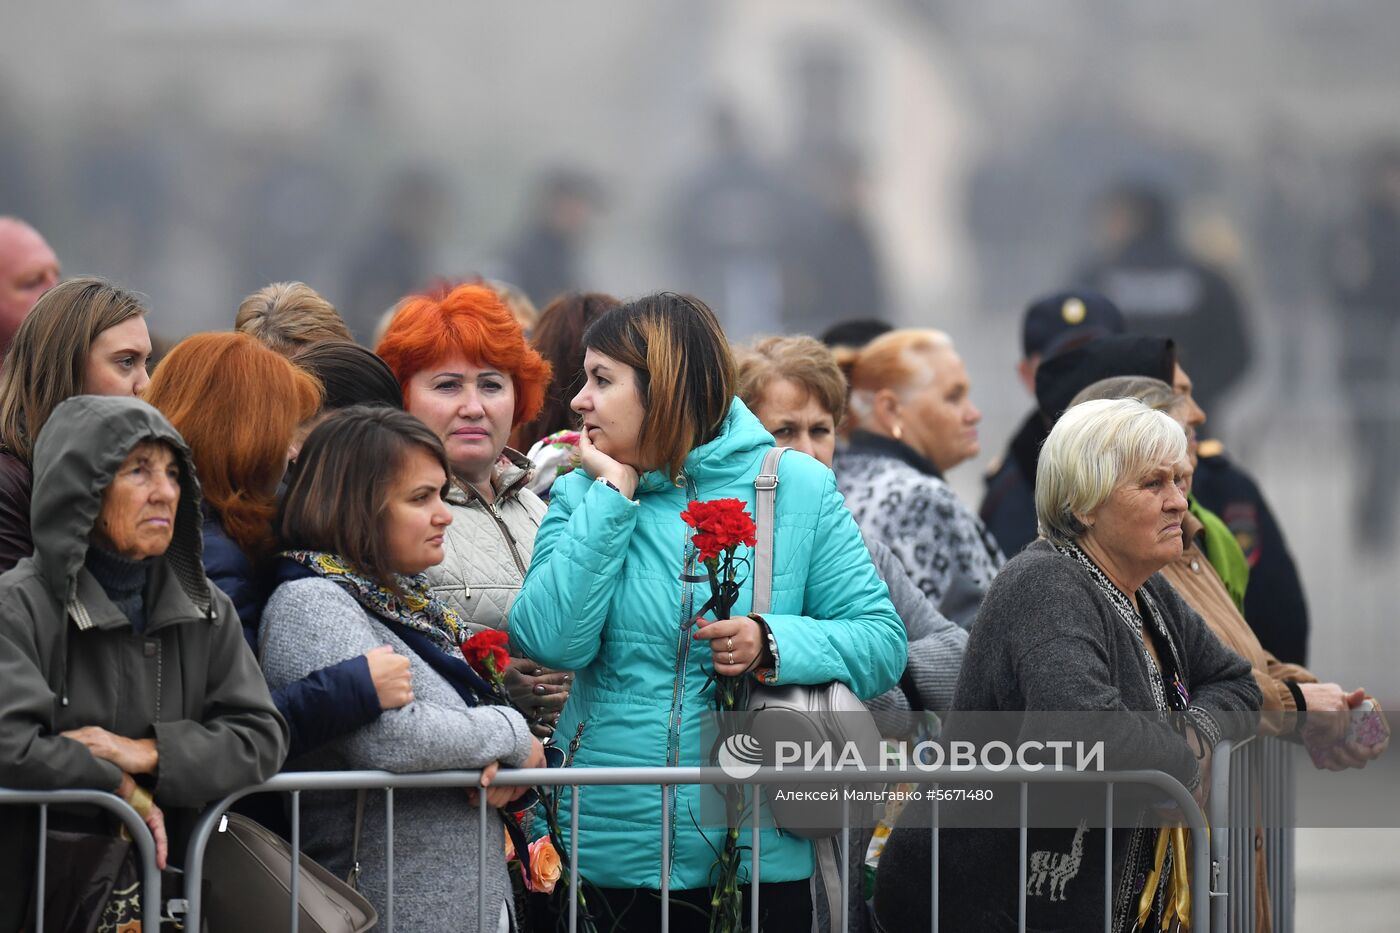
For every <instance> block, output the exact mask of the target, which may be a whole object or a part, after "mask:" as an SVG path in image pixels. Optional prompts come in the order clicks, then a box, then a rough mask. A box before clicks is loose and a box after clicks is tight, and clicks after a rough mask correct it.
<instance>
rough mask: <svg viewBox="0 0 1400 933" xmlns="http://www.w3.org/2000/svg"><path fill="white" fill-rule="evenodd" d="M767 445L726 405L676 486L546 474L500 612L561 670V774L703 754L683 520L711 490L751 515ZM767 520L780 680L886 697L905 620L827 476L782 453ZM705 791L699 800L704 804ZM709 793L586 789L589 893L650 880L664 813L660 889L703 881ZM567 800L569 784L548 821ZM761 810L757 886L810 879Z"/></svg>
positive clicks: (747, 417)
mask: <svg viewBox="0 0 1400 933" xmlns="http://www.w3.org/2000/svg"><path fill="white" fill-rule="evenodd" d="M772 446H773V438H772V436H771V435H770V434H768V432H767V431H765V430H764V429H763V425H762V424H760V423H759V421H758V419H757V418H755V417H754V416H753V415H752V414H751V413H750V412H749V410H748V409H747V408H745V407H744V404H743V402H741V401H739V400H737V399H736V400H735V401H734V402H733V404H732V405H731V407H730V411H729V414H728V416H727V417H726V419H725V422H724V425H723V426H722V428H721V429H720V433H719V436H718V437H716V438H715V439H714V440H713V441H711V442H709V443H708V444H705V445H704V446H702V447H699V448H697V449H696V450H694V451H692V452H691V454H690V456H689V457H687V458H686V462H685V477H684V484H683V486H681V487H677V486H674V485H672V484H671V483H670V482H669V481H668V480H667V479H666V477H665V476H663V475H661V474H660V473H657V472H652V473H647V474H645V475H643V477H642V480H641V483H640V484H639V486H638V496H637V501H636V502H631V501H629V500H627V499H625V498H624V497H623V496H621V495H619V494H618V493H617V492H616V491H615V490H613V489H611V488H609V487H608V486H606V485H604V484H602V483H595V482H593V481H592V480H590V479H589V477H588V476H587V475H585V474H584V472H583V471H582V470H576V471H574V472H573V473H570V474H568V475H567V476H564V477H561V478H560V479H559V480H558V481H557V482H556V483H555V484H554V488H553V490H552V498H551V501H550V505H549V512H548V513H547V514H546V515H545V518H544V522H543V524H541V526H540V530H539V534H538V535H537V536H536V538H535V553H534V558H533V559H532V561H531V563H530V570H529V573H528V574H527V575H526V577H525V584H524V586H523V587H522V588H521V590H520V595H519V596H518V597H517V598H516V600H515V604H514V605H513V606H512V607H511V611H510V638H511V644H512V653H516V654H521V655H524V656H527V657H531V658H534V659H535V660H537V661H539V662H540V663H542V664H546V665H548V666H549V667H553V668H558V669H560V670H572V671H575V672H576V674H575V680H574V688H573V692H572V693H571V694H570V696H569V701H568V703H567V705H566V706H565V707H564V711H563V714H562V715H561V717H560V720H559V726H558V728H557V729H556V731H555V735H556V736H557V740H558V741H559V742H560V743H561V744H564V743H567V742H568V741H569V740H570V739H571V738H573V736H574V735H575V733H576V731H577V730H578V727H579V723H586V725H585V727H584V730H583V733H582V740H581V744H580V746H579V748H578V752H577V755H576V757H575V759H574V765H575V766H577V767H584V768H588V767H640V766H650V767H656V766H663V765H682V766H694V765H701V764H708V763H709V762H707V761H704V760H703V758H704V756H705V755H706V754H707V752H708V749H707V748H705V747H702V743H703V739H702V734H701V725H702V722H704V721H705V719H706V718H707V717H706V715H705V714H707V713H709V712H710V711H711V710H713V709H714V700H713V692H714V691H713V688H712V687H707V686H706V685H705V682H706V677H707V673H706V670H707V668H708V667H709V659H710V652H709V650H708V648H707V647H706V646H705V644H704V643H703V642H702V641H698V640H695V639H693V638H692V637H691V634H692V632H693V629H692V628H689V627H686V626H685V623H686V622H687V621H688V620H689V616H690V614H692V613H693V612H695V611H696V610H698V609H699V608H700V607H701V606H703V605H704V604H705V601H706V600H707V599H709V596H710V592H709V589H710V588H709V585H708V584H706V583H700V584H683V583H682V582H681V580H680V576H681V573H682V568H683V565H684V561H685V555H686V552H687V548H688V545H689V539H690V534H691V533H692V532H691V529H690V528H688V527H687V526H686V525H685V524H684V523H683V522H682V521H681V517H680V515H681V512H682V511H683V510H684V509H685V508H686V505H687V503H688V502H689V501H690V500H692V499H698V500H701V501H708V500H711V499H722V498H737V499H742V500H744V501H745V502H746V503H748V508H749V512H750V514H754V508H753V502H754V488H753V481H754V477H755V476H756V475H757V474H758V472H759V468H760V466H761V464H762V462H763V455H764V453H765V452H766V451H767V450H769V449H770V448H771V447H772ZM776 513H777V514H776V520H775V523H774V527H775V543H774V572H773V601H772V609H771V611H770V612H768V613H767V614H766V615H765V618H766V619H767V620H768V623H769V626H770V627H771V629H772V632H773V637H774V639H775V640H776V642H777V646H778V660H779V668H778V677H779V682H780V683H811V684H816V683H826V682H827V681H831V680H840V681H843V682H844V683H846V684H847V685H849V686H850V687H851V689H852V690H854V691H855V692H856V693H857V694H858V695H859V696H860V697H862V698H869V697H873V696H877V695H878V694H880V693H883V692H884V691H885V690H888V689H889V688H890V687H891V686H893V685H894V684H895V683H896V682H897V681H898V680H899V676H900V673H901V672H902V671H903V670H904V664H905V658H906V652H907V645H906V642H905V636H904V626H903V625H902V624H901V622H900V621H899V617H898V616H897V615H896V614H895V611H894V607H893V606H892V605H891V604H890V601H889V596H888V593H887V591H886V589H885V584H884V583H883V582H882V581H881V580H880V577H879V576H878V575H877V574H876V572H875V567H874V565H873V564H872V563H871V560H870V554H869V552H868V551H867V550H866V549H865V544H864V543H863V542H862V540H861V536H860V531H859V530H858V529H857V528H856V523H855V521H854V520H853V519H852V518H851V516H850V513H849V512H847V511H846V507H845V505H844V504H843V502H842V499H841V495H840V493H839V492H837V490H836V480H835V477H834V476H833V475H832V473H831V471H830V470H828V469H827V468H826V467H824V466H822V465H821V464H820V463H818V462H817V461H815V460H813V459H811V458H809V457H806V456H802V455H801V454H796V453H793V454H788V455H787V456H786V457H784V458H783V460H782V464H781V466H780V468H779V486H778V495H777V509H776ZM690 550H692V551H693V548H691V549H690ZM699 572H700V573H703V572H704V568H703V566H700V568H699ZM687 591H690V592H687ZM751 600H752V593H751V590H750V587H749V586H748V584H747V583H746V584H745V586H744V587H743V591H742V593H741V594H740V597H739V601H738V603H737V604H736V605H735V607H734V614H735V615H743V614H744V613H746V612H748V611H749V607H750V606H751V604H752V603H751ZM702 795H709V801H708V803H706V804H705V810H704V811H702V808H701V799H702ZM718 801H719V797H718V792H717V791H715V790H714V789H713V788H710V787H701V786H695V785H690V786H680V787H672V788H669V789H668V791H667V793H666V797H665V800H664V801H663V798H662V792H661V789H660V788H658V787H636V786H633V787H605V786H594V787H587V788H585V789H583V791H582V808H581V810H580V813H579V857H580V861H579V870H580V871H581V872H582V873H583V875H584V876H585V877H587V878H588V879H589V880H590V881H591V882H593V883H594V884H597V885H601V886H604V887H627V888H652V889H657V888H660V887H661V848H660V847H661V839H660V828H661V808H662V806H666V807H667V808H669V809H670V811H671V823H670V826H671V830H670V839H669V840H668V844H669V846H670V849H671V877H670V886H671V887H672V888H673V889H676V890H682V889H687V888H701V887H708V886H709V883H710V882H709V873H710V867H711V865H712V864H713V862H714V860H715V854H714V851H712V850H711V848H710V847H711V846H714V847H715V848H716V849H718V848H719V847H720V846H721V844H722V842H723V831H722V830H721V829H714V830H710V829H708V828H707V829H706V830H705V831H704V835H702V834H701V831H700V830H699V829H697V828H696V823H704V822H707V821H706V820H702V812H703V813H704V814H706V816H708V815H710V814H713V813H715V812H723V811H722V809H720V807H721V805H720V804H719V803H718ZM570 806H571V801H569V799H568V795H567V791H566V792H565V799H564V801H563V803H562V804H561V808H560V816H561V819H565V814H567V813H568V812H569V807H570ZM761 819H762V823H763V826H764V827H765V829H764V830H763V835H762V839H761V846H760V851H761V852H762V879H763V880H764V881H796V880H800V879H803V878H807V877H809V876H810V875H811V873H812V848H811V844H810V843H809V842H807V841H806V840H804V839H799V838H796V837H793V836H789V835H787V834H784V833H780V832H779V831H778V830H777V829H775V828H774V827H773V824H772V820H771V819H770V818H769V816H768V814H767V812H766V810H765V812H764V814H762V817H761ZM720 822H722V820H721V821H720ZM566 825H567V824H566ZM566 832H567V830H566ZM706 836H708V841H707V839H706ZM744 838H745V842H746V843H747V838H748V837H747V833H746V834H745V836H744ZM746 861H747V859H746ZM745 870H746V871H747V870H748V866H747V865H746V866H745Z"/></svg>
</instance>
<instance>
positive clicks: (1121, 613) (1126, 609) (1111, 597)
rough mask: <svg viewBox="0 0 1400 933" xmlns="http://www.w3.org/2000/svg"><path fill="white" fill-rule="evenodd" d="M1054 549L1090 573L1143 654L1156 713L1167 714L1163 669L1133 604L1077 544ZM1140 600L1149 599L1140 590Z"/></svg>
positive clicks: (1058, 546) (1057, 546) (1140, 616)
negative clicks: (1151, 650)
mask: <svg viewBox="0 0 1400 933" xmlns="http://www.w3.org/2000/svg"><path fill="white" fill-rule="evenodd" d="M1055 550H1057V551H1059V552H1060V553H1061V554H1063V555H1064V556H1066V557H1068V558H1070V559H1071V560H1074V561H1075V562H1077V563H1079V564H1080V565H1081V566H1083V567H1084V568H1085V569H1086V570H1088V571H1089V575H1090V576H1091V577H1092V578H1093V580H1094V583H1095V585H1097V586H1098V588H1099V589H1100V590H1101V591H1102V592H1103V594H1104V595H1105V596H1107V597H1108V601H1109V603H1110V604H1112V606H1113V609H1114V611H1115V614H1116V615H1117V616H1118V618H1119V619H1120V620H1121V621H1122V622H1123V624H1124V625H1125V626H1127V627H1128V631H1130V632H1132V633H1133V637H1134V638H1135V639H1136V640H1137V644H1138V650H1139V651H1140V652H1141V653H1142V659H1143V661H1144V662H1145V663H1146V664H1147V674H1148V676H1147V681H1148V684H1149V685H1150V686H1151V688H1152V702H1153V703H1154V704H1155V705H1156V707H1157V710H1158V712H1163V713H1165V712H1167V711H1168V710H1169V709H1170V707H1169V706H1168V705H1167V694H1166V688H1165V686H1164V684H1163V682H1162V669H1161V667H1160V666H1158V664H1157V661H1156V660H1155V659H1154V658H1153V657H1152V652H1150V651H1148V650H1147V638H1146V637H1145V636H1144V635H1143V629H1144V625H1145V623H1144V622H1143V618H1142V615H1141V614H1140V613H1139V612H1138V611H1137V609H1135V608H1133V604H1132V602H1130V601H1129V600H1128V597H1127V596H1125V595H1123V591H1122V590H1120V589H1118V587H1116V586H1114V585H1113V581H1111V580H1109V579H1108V575H1107V574H1106V573H1104V572H1103V570H1101V569H1100V568H1099V565H1098V564H1096V563H1094V561H1093V560H1092V559H1091V558H1090V557H1089V555H1088V554H1085V553H1084V551H1083V549H1082V548H1080V547H1079V545H1077V544H1069V545H1065V546H1061V545H1059V544H1056V545H1055ZM1138 592H1139V596H1140V598H1142V599H1144V600H1147V601H1148V602H1149V604H1150V601H1151V597H1150V596H1149V595H1148V593H1147V592H1146V591H1145V590H1139V591H1138Z"/></svg>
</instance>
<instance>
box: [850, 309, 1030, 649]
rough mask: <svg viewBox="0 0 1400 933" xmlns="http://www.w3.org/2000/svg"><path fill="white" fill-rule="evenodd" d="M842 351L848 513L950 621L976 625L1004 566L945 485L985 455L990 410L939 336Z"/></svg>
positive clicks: (881, 340)
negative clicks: (983, 428)
mask: <svg viewBox="0 0 1400 933" xmlns="http://www.w3.org/2000/svg"><path fill="white" fill-rule="evenodd" d="M836 353H837V357H836V358H837V361H838V362H839V363H840V364H841V368H842V370H843V371H844V372H845V373H846V378H847V381H848V382H849V384H850V387H851V394H850V422H851V430H850V435H849V444H848V446H847V447H846V449H844V450H842V451H840V452H838V453H837V455H836V459H835V464H836V465H835V469H836V476H837V479H838V480H839V481H840V484H841V492H842V493H843V494H844V495H845V497H846V506H847V507H848V508H849V509H850V510H851V514H853V515H854V516H855V517H856V521H857V522H859V523H860V526H861V528H862V529H864V530H865V531H866V533H867V534H868V535H869V536H870V537H873V538H876V539H878V540H880V541H883V542H884V543H885V544H886V545H887V546H888V547H889V548H890V550H892V551H894V553H895V556H897V557H898V558H899V561H900V563H901V564H903V565H904V569H905V571H907V572H908V574H909V576H910V577H912V578H913V579H914V582H915V583H916V584H918V586H919V589H921V590H923V592H924V595H926V596H927V597H928V598H929V599H930V600H932V601H933V602H934V604H935V605H937V606H938V607H939V609H940V610H941V611H942V612H943V614H944V615H946V616H948V617H949V618H950V619H953V620H954V621H956V622H957V623H958V624H960V625H962V626H964V627H969V626H971V624H972V621H973V619H974V618H975V616H976V614H977V607H978V606H979V605H980V604H981V602H982V596H983V595H984V594H985V593H986V592H987V587H988V586H990V585H991V582H992V578H993V577H994V576H996V573H997V571H998V570H999V569H1000V568H1001V566H1002V564H1004V563H1005V562H1006V559H1005V558H1004V557H1003V556H1002V553H1001V549H1000V548H998V547H997V543H996V540H995V539H993V538H992V535H991V533H990V532H989V531H987V528H986V526H985V525H983V524H982V521H981V519H979V518H978V517H977V515H976V513H975V512H973V511H972V509H970V508H969V507H968V506H967V505H966V504H965V503H964V502H963V501H962V500H961V499H959V498H958V496H957V494H956V493H954V492H953V490H952V488H951V487H950V486H949V485H948V484H947V482H945V481H944V479H943V476H944V474H945V473H947V471H948V470H951V469H952V468H953V467H955V466H957V465H958V464H960V463H962V462H963V461H964V460H967V459H969V458H970V457H975V456H976V455H977V452H978V450H979V449H980V448H979V446H978V441H977V423H978V422H979V421H981V420H982V413H981V412H979V411H978V410H977V408H976V406H974V405H973V404H972V399H971V395H970V393H971V385H970V384H969V382H968V378H967V370H966V369H965V368H964V367H963V362H962V359H961V357H959V356H958V354H957V351H956V350H954V348H953V341H952V339H951V338H949V337H948V335H947V334H945V333H943V332H942V331H937V330H892V331H890V332H889V333H886V334H883V335H881V336H879V337H877V338H875V339H874V340H872V341H871V342H870V343H869V344H867V345H866V346H865V347H863V348H861V349H858V350H857V349H850V348H844V347H843V348H840V349H838V350H837V351H836Z"/></svg>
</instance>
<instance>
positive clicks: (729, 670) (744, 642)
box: [694, 616, 773, 677]
mask: <svg viewBox="0 0 1400 933" xmlns="http://www.w3.org/2000/svg"><path fill="white" fill-rule="evenodd" d="M694 637H695V638H702V639H706V640H708V641H709V644H710V653H711V654H712V655H713V657H714V667H715V673H717V674H721V675H723V676H726V677H738V676H739V675H741V674H743V673H745V672H746V671H749V670H753V669H755V668H759V667H772V666H773V662H772V659H771V657H769V655H768V644H767V639H766V638H765V637H764V635H763V629H762V627H761V626H760V625H759V624H758V623H757V622H755V621H754V620H753V619H750V618H748V617H747V616H743V617H740V618H730V619H721V620H719V621H718V622H708V621H706V620H704V619H700V620H697V625H696V629H695V635H694ZM755 662H757V663H755Z"/></svg>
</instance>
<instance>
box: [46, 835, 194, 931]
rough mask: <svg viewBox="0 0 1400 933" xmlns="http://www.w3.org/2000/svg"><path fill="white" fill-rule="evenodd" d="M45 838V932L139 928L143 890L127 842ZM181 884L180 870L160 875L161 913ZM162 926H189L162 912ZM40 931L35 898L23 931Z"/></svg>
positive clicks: (118, 838)
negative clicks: (163, 906)
mask: <svg viewBox="0 0 1400 933" xmlns="http://www.w3.org/2000/svg"><path fill="white" fill-rule="evenodd" d="M46 839H47V842H46V844H45V845H46V853H47V855H46V858H45V863H46V864H45V871H44V874H45V879H44V890H43V893H42V896H43V898H44V929H43V933H98V931H104V930H128V929H140V924H141V919H142V917H143V916H144V905H143V904H142V896H143V894H144V892H143V891H142V889H141V872H140V869H139V868H138V867H137V864H136V854H135V852H134V850H133V847H132V844H131V841H130V840H129V839H126V838H123V837H122V836H112V835H107V834H104V833H85V832H71V831H68V830H61V829H51V830H49V831H48V832H47V833H46ZM179 882H180V874H179V872H178V870H176V869H166V870H165V871H164V872H162V873H161V888H162V890H161V893H160V904H157V905H156V906H155V909H156V910H157V911H160V910H161V909H162V905H165V904H168V903H169V902H170V898H171V897H172V896H174V893H175V892H176V891H178V889H179ZM168 888H170V889H174V891H172V890H167V889H168ZM160 926H161V929H162V930H183V929H184V928H185V927H184V923H183V922H182V920H181V919H180V918H178V917H175V916H173V915H171V914H170V913H168V912H164V913H162V914H161V917H160ZM38 928H39V919H38V903H37V900H35V899H31V901H30V907H29V919H28V920H27V921H26V923H25V929H27V930H37V929H38Z"/></svg>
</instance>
